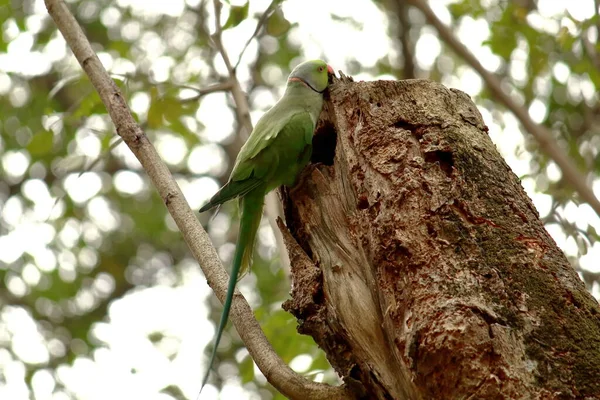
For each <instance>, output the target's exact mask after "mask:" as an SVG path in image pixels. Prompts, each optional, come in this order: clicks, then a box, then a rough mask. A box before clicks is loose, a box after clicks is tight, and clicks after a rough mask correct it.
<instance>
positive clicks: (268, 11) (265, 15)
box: [233, 0, 281, 71]
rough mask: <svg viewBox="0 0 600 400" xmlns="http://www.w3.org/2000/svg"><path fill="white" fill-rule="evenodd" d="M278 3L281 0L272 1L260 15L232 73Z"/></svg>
mask: <svg viewBox="0 0 600 400" xmlns="http://www.w3.org/2000/svg"><path fill="white" fill-rule="evenodd" d="M280 2H281V0H273V1H272V2H271V4H269V7H267V9H266V10H265V12H264V13H263V14H262V15H261V17H260V19H259V20H258V23H257V24H256V29H254V33H252V36H250V38H249V39H248V40H247V41H246V44H245V45H244V48H243V49H242V51H241V52H240V55H239V56H238V59H237V61H236V63H235V66H234V67H233V70H234V71H237V67H238V66H239V65H240V62H241V61H242V57H243V56H244V53H245V52H246V49H247V48H248V46H249V45H250V42H252V39H254V38H255V37H257V36H258V33H259V32H260V29H261V28H262V27H263V25H264V24H265V22H267V18H269V16H270V15H271V13H272V12H273V10H274V9H275V6H276V5H277V4H279V3H280Z"/></svg>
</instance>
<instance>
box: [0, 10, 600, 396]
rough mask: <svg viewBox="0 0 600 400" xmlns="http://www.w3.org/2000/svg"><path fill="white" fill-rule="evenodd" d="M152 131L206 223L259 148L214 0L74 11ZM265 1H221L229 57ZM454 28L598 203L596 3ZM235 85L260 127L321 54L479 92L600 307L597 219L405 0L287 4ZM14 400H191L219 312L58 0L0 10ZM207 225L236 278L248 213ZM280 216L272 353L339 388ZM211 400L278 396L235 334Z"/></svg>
mask: <svg viewBox="0 0 600 400" xmlns="http://www.w3.org/2000/svg"><path fill="white" fill-rule="evenodd" d="M67 3H68V5H69V7H70V9H71V10H72V11H73V13H74V14H75V16H76V17H77V19H78V21H79V22H80V23H81V24H82V26H83V27H84V30H85V32H86V34H87V36H88V38H89V39H90V41H91V42H92V44H93V47H94V49H95V50H96V51H97V52H98V55H99V57H100V59H101V60H102V62H103V64H104V66H105V67H106V68H107V69H108V71H109V72H110V73H111V74H112V76H113V78H114V79H115V81H116V82H117V84H118V85H119V86H120V88H121V89H122V90H123V92H124V93H125V95H126V96H127V98H128V101H129V104H130V106H131V109H132V110H133V112H134V115H135V117H136V119H137V120H138V121H139V123H140V124H141V125H142V126H143V127H144V129H145V131H146V133H147V134H148V136H149V137H150V139H151V140H152V142H153V143H154V144H155V146H156V147H157V149H158V151H159V153H160V154H161V156H162V157H163V159H164V160H165V162H166V163H167V164H168V165H169V167H170V169H171V171H172V173H173V174H174V176H175V177H176V179H177V182H178V183H179V185H180V186H181V188H182V190H183V192H184V194H185V196H186V198H187V200H188V201H189V203H190V205H191V207H192V208H193V209H198V208H199V207H200V206H201V205H202V204H203V203H204V202H205V201H206V200H207V199H208V198H209V197H210V196H211V195H212V194H213V193H214V192H215V191H216V189H217V188H218V187H219V186H220V185H221V184H223V183H224V182H225V181H226V179H227V176H228V173H229V171H230V169H231V167H232V164H231V163H232V161H233V160H234V158H235V155H236V154H237V151H238V149H239V147H240V145H241V143H243V140H244V137H243V136H244V134H243V133H242V132H241V130H240V128H239V126H240V125H239V124H238V121H237V117H236V113H235V108H234V107H235V104H234V102H233V100H232V98H231V95H230V94H228V93H226V92H215V93H211V94H207V95H204V96H200V94H201V93H200V92H199V91H198V90H199V89H204V88H206V87H209V86H211V85H214V84H217V83H219V82H223V81H225V80H226V79H227V70H226V68H225V66H224V64H223V61H222V58H221V56H220V55H219V53H218V51H217V50H216V49H215V46H214V45H213V43H212V42H211V39H210V35H211V34H212V33H213V32H214V22H215V21H214V19H215V14H214V9H213V3H212V0H211V1H205V0H169V1H164V0H69V1H68V2H67ZM270 4H271V1H270V0H250V1H246V0H229V1H224V2H223V10H222V15H221V24H222V25H223V28H224V31H223V43H224V46H225V48H226V50H227V52H228V53H229V55H230V57H231V59H232V60H233V61H234V62H237V61H238V56H239V55H240V52H241V51H242V49H243V48H244V45H245V44H246V42H247V41H248V39H250V38H252V36H253V33H254V31H255V29H256V26H257V23H258V22H259V20H261V18H262V17H263V15H264V11H265V10H266V9H267V8H268V7H269V5H270ZM428 4H429V6H430V7H431V8H432V9H433V10H434V12H435V14H436V15H437V17H438V18H440V19H441V20H442V21H443V22H444V23H445V24H446V25H447V26H448V27H449V28H450V31H451V33H452V34H453V35H455V36H456V37H457V38H458V40H460V41H461V42H462V43H463V44H464V45H466V46H467V48H468V49H469V50H470V51H471V52H472V53H474V54H475V55H476V57H477V59H478V60H479V61H480V62H481V63H482V64H483V65H484V67H485V68H486V69H488V70H489V71H491V72H493V73H495V74H496V75H497V76H498V77H499V78H500V79H501V80H502V84H503V88H504V90H505V91H506V92H507V93H509V94H510V95H511V96H512V98H513V99H515V101H517V103H518V104H520V106H521V107H524V108H525V109H527V110H528V112H529V114H530V116H531V118H532V119H533V120H534V121H536V122H537V123H539V124H543V125H545V126H547V127H548V128H549V129H550V130H551V132H552V133H553V137H554V140H556V142H557V143H558V144H559V145H560V147H561V149H562V151H564V152H565V153H567V154H568V156H569V157H570V158H571V159H572V160H573V162H575V163H576V165H577V166H578V168H579V169H580V170H581V173H582V175H584V176H585V177H586V179H587V181H588V182H589V184H590V186H592V187H593V188H594V190H595V192H596V195H597V196H600V180H599V179H598V175H599V173H600V156H599V154H598V153H599V149H600V106H599V98H598V90H599V88H600V72H599V71H600V46H599V45H598V36H599V34H600V17H599V4H598V0H576V1H557V0H514V1H502V0H455V1H451V0H431V1H429V2H428ZM275 5H276V7H273V8H272V9H273V10H274V11H273V12H272V13H269V14H268V15H265V19H263V21H264V24H263V25H262V28H261V29H260V30H259V32H258V34H257V35H256V36H255V37H254V38H252V40H251V41H250V42H249V45H248V48H247V49H246V51H245V52H244V53H243V56H242V57H241V58H240V59H239V66H238V68H237V76H238V79H239V80H240V82H241V84H242V87H243V89H244V90H245V91H246V93H247V94H248V101H249V105H250V109H251V117H252V121H253V122H254V123H256V121H257V120H258V118H259V117H260V116H261V115H262V113H264V112H265V111H266V110H267V109H268V108H269V107H270V106H272V105H273V104H274V103H275V101H276V100H277V99H278V98H279V97H280V96H281V94H282V93H283V89H284V86H285V78H286V76H287V74H288V73H289V71H290V70H291V68H293V67H294V66H295V65H296V64H298V63H299V62H301V61H303V60H305V59H311V58H322V59H325V60H327V61H328V62H329V63H330V64H331V65H332V66H333V67H334V68H335V69H336V70H338V69H341V70H343V71H344V72H345V73H346V74H350V75H353V76H354V78H355V79H356V80H373V79H404V78H428V79H433V80H436V81H439V82H441V83H443V84H444V85H447V86H449V87H453V88H458V89H460V90H463V91H465V92H466V93H468V94H469V95H470V96H471V97H472V98H473V100H474V101H475V102H476V104H477V105H478V107H479V110H480V111H481V113H482V115H483V117H484V120H485V121H486V123H487V125H488V127H489V130H490V131H489V134H490V136H491V138H492V140H493V141H494V143H495V144H496V146H497V147H498V149H499V150H500V152H501V153H502V155H503V156H504V157H505V158H506V160H507V162H508V164H509V165H510V166H511V168H512V169H513V171H514V172H515V173H516V174H517V175H518V176H519V177H520V178H521V180H522V184H523V186H524V188H525V190H526V191H527V193H528V194H529V196H530V197H531V198H532V199H533V202H534V203H535V205H536V207H537V209H538V211H539V213H540V217H541V218H542V219H543V221H544V223H545V225H546V228H547V229H548V231H549V232H550V234H551V235H552V237H553V238H554V239H555V240H556V242H557V244H558V245H559V246H560V248H561V249H562V250H563V251H564V252H565V254H566V255H567V256H568V257H569V260H570V261H571V262H572V264H573V267H574V268H576V269H577V270H578V271H579V273H580V276H581V277H582V279H583V280H584V281H585V282H586V284H587V287H588V289H589V290H590V291H591V292H592V293H593V294H594V296H596V297H597V298H598V297H599V296H600V285H599V284H598V282H596V280H597V278H598V276H599V274H600V245H599V244H598V239H599V237H598V231H599V230H600V219H599V218H598V216H597V215H596V213H594V211H593V210H592V209H591V207H589V206H588V205H586V204H584V203H581V202H580V201H579V200H578V199H579V197H578V195H577V194H576V193H574V192H573V190H572V188H571V186H570V184H569V182H566V181H565V180H564V179H563V177H562V173H561V171H560V169H559V168H558V167H557V165H556V164H555V163H554V162H553V161H552V160H550V159H549V157H548V155H546V154H544V153H543V152H541V151H540V149H539V145H538V144H537V143H536V141H535V140H534V139H533V138H532V137H531V136H530V135H529V134H528V132H526V131H525V130H524V129H523V128H522V126H521V125H520V124H519V122H518V121H517V119H516V118H515V116H514V115H512V114H511V113H510V112H508V111H506V109H505V108H504V107H503V106H502V105H501V104H499V103H498V102H497V100H496V99H495V98H494V97H493V96H492V95H491V94H490V91H489V90H487V88H486V87H485V84H484V82H483V81H482V79H481V78H480V76H479V75H478V74H477V73H476V72H475V71H474V70H473V69H472V67H471V66H470V65H469V64H467V63H466V62H465V61H464V60H463V59H461V58H460V57H458V56H457V55H455V54H454V53H453V52H452V50H451V49H450V48H449V47H448V46H447V44H446V43H445V42H444V41H443V40H441V39H440V38H439V37H438V34H437V32H436V30H435V29H433V28H432V27H431V26H429V25H428V24H427V22H426V20H425V18H424V17H423V15H422V14H421V13H420V12H419V11H418V10H417V9H415V8H413V7H411V6H409V5H407V4H405V2H404V1H400V0H398V1H397V0H373V1H370V0H364V1H345V0H328V1H322V0H321V1H317V0H284V1H276V2H275ZM0 134H1V136H0V399H7V400H8V399H10V400H21V399H39V400H50V399H51V400H67V399H82V400H88V399H137V398H139V399H142V398H143V399H146V400H159V399H160V400H167V399H169V400H170V399H194V398H195V397H196V395H197V394H198V390H199V387H200V379H201V376H202V373H203V372H204V370H205V367H206V363H207V351H206V350H207V346H210V342H211V340H212V336H213V334H214V332H215V323H214V321H215V319H216V318H217V317H218V315H219V313H220V312H221V307H220V305H219V303H218V301H217V300H216V298H215V297H214V296H213V295H212V293H211V291H210V289H209V288H208V286H207V284H206V281H205V279H204V277H203V275H202V273H201V272H200V269H199V266H198V265H197V263H196V262H195V261H194V259H192V258H191V256H190V254H189V252H188V250H187V247H186V245H185V243H184V242H183V240H182V238H181V236H180V234H179V233H178V232H177V229H176V227H175V225H174V223H173V221H172V220H171V218H170V217H169V215H168V213H167V212H166V209H165V207H164V205H163V203H162V201H161V199H160V198H159V197H158V196H157V195H156V193H155V191H154V190H153V188H152V187H151V185H150V184H149V181H148V178H147V177H146V175H145V173H144V171H143V170H142V169H141V167H140V165H139V163H138V162H137V161H136V160H135V158H134V157H133V155H132V154H131V152H130V151H129V150H128V148H127V147H126V146H125V145H124V144H123V143H120V142H119V141H118V138H117V136H116V134H115V132H114V128H113V125H112V123H111V122H110V119H109V118H108V116H107V114H106V111H105V109H104V107H103V105H102V104H101V102H100V99H99V97H98V95H97V94H96V93H95V92H94V90H93V88H92V86H91V84H90V83H89V81H88V79H87V77H86V76H85V75H83V74H82V71H81V68H80V67H79V65H78V64H77V62H76V60H75V58H74V57H73V56H72V54H71V52H70V50H68V48H67V46H66V44H65V41H64V40H63V38H62V37H61V35H60V33H58V32H57V29H56V27H55V26H54V24H53V22H52V20H51V19H50V18H49V17H48V15H47V12H46V9H45V6H44V4H43V1H42V0H0ZM209 214H210V213H207V214H206V215H199V218H200V219H201V221H202V223H203V224H204V225H205V226H206V227H207V230H208V232H209V233H210V235H211V238H212V240H213V242H214V244H215V246H216V248H217V250H218V253H219V255H220V257H221V258H222V260H223V261H224V263H225V264H226V265H228V264H229V262H230V260H231V257H232V254H233V249H234V241H235V238H236V235H237V210H236V207H235V205H234V204H228V205H226V206H225V207H224V208H223V210H222V211H221V213H219V214H218V215H216V216H215V217H214V218H212V219H211V215H209ZM278 254H279V251H278V249H277V246H276V240H275V236H274V234H273V232H272V230H271V228H270V226H269V224H268V223H266V221H265V220H263V224H262V225H261V229H260V232H259V243H258V251H257V257H256V260H255V265H254V267H253V270H252V273H251V274H250V275H248V276H247V277H246V278H245V279H244V280H242V281H241V283H240V285H239V286H240V289H241V290H242V292H243V293H244V294H245V295H246V298H247V299H248V300H249V302H250V304H251V305H252V307H253V308H254V309H255V313H256V316H257V318H258V320H259V321H260V323H261V325H262V327H263V328H264V330H265V332H266V334H267V336H268V337H269V339H270V340H271V342H272V343H273V346H274V347H275V349H276V351H277V352H278V353H279V354H280V355H281V357H282V358H283V359H284V360H285V361H286V362H288V363H290V364H291V366H292V367H293V368H294V369H295V370H297V371H299V372H301V373H304V374H306V375H307V376H311V377H313V378H314V379H317V380H320V381H327V382H332V383H335V382H336V379H337V378H336V376H335V374H334V373H333V372H332V371H331V369H330V368H329V366H328V364H327V361H326V359H325V357H324V355H323V353H322V352H321V351H319V350H318V349H317V347H316V346H315V344H314V342H313V341H312V339H311V338H309V337H306V336H300V335H298V334H297V333H296V332H295V327H296V321H295V320H294V319H293V317H292V316H291V315H289V314H287V313H285V312H283V311H282V310H281V308H280V305H281V303H282V302H283V301H284V300H285V299H286V298H287V297H288V292H289V285H290V282H289V279H288V274H287V271H286V270H285V268H282V263H281V262H280V258H279V255H278ZM217 364H218V367H217V372H216V373H213V375H212V377H211V382H210V385H209V386H208V387H207V388H205V391H204V393H203V397H202V398H205V399H211V398H221V399H245V398H248V399H275V398H277V399H282V398H283V397H282V396H281V395H279V394H277V392H275V391H274V390H273V388H271V387H270V386H269V385H268V384H267V383H266V380H265V379H264V377H263V376H262V375H261V374H260V372H258V370H257V369H256V368H255V367H254V365H253V363H252V361H251V359H250V358H249V356H248V353H247V351H246V350H245V349H244V347H243V345H242V343H241V342H240V340H239V337H238V336H237V333H236V332H235V330H234V329H233V328H231V327H229V328H228V330H227V332H226V333H225V335H224V338H223V341H222V345H221V347H220V352H219V360H218V362H217Z"/></svg>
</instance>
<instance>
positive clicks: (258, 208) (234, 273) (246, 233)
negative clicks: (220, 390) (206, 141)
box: [200, 188, 265, 393]
mask: <svg viewBox="0 0 600 400" xmlns="http://www.w3.org/2000/svg"><path fill="white" fill-rule="evenodd" d="M264 197H265V191H264V190H263V188H257V189H255V190H252V191H251V192H249V193H247V194H246V195H245V196H244V197H242V198H241V199H240V209H241V210H242V214H241V218H240V232H239V236H238V241H237V246H236V248H235V254H234V257H233V267H232V269H231V276H230V277H229V286H228V287H227V296H226V297H225V302H224V303H223V312H222V314H221V320H220V321H219V327H218V328H217V334H216V336H215V344H214V347H213V350H212V354H211V356H210V361H209V363H208V368H207V369H206V372H205V373H204V378H203V379H202V387H201V388H200V393H202V388H204V385H206V382H207V381H208V375H209V374H210V370H211V369H212V365H213V363H214V361H215V356H216V355H217V348H218V347H219V342H220V341H221V335H223V330H224V329H225V325H227V320H228V318H229V311H230V309H231V301H232V300H233V293H234V291H235V284H236V283H237V281H238V276H239V275H240V272H242V273H244V272H247V271H248V269H249V268H250V264H251V263H252V253H253V250H254V239H255V238H256V232H257V231H258V226H259V224H260V217H261V216H262V209H263V200H264Z"/></svg>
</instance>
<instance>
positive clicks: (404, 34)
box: [396, 1, 417, 79]
mask: <svg viewBox="0 0 600 400" xmlns="http://www.w3.org/2000/svg"><path fill="white" fill-rule="evenodd" d="M396 6H397V13H398V23H399V25H400V26H399V27H398V28H399V30H400V32H399V34H400V43H401V44H402V57H403V58H404V68H403V69H402V77H403V78H404V79H414V78H416V77H417V74H416V71H417V66H416V65H415V44H414V43H413V42H412V40H411V37H410V25H411V24H410V20H409V18H408V5H407V4H406V3H405V2H404V1H398V2H397V3H396Z"/></svg>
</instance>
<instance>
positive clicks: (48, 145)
mask: <svg viewBox="0 0 600 400" xmlns="http://www.w3.org/2000/svg"><path fill="white" fill-rule="evenodd" d="M53 143H54V134H53V133H52V132H50V131H42V132H38V133H36V134H35V135H33V138H31V141H30V142H29V144H28V145H27V150H28V151H29V153H30V154H31V155H32V156H40V155H43V154H47V153H49V152H51V151H52V144H53Z"/></svg>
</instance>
